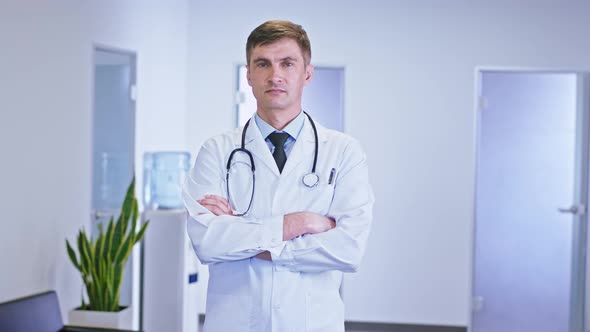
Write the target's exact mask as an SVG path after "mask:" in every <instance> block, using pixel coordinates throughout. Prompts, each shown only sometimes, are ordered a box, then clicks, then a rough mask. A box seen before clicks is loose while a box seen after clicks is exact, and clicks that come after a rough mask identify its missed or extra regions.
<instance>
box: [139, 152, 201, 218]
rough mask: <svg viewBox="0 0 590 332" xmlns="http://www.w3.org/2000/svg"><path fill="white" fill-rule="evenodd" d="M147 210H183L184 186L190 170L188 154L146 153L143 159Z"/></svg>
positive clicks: (144, 198)
mask: <svg viewBox="0 0 590 332" xmlns="http://www.w3.org/2000/svg"><path fill="white" fill-rule="evenodd" d="M143 165H144V166H143V170H144V176H143V179H144V181H143V203H144V206H145V208H146V209H150V210H156V209H178V208H183V207H184V205H183V202H182V185H183V184H184V179H185V177H186V174H187V173H188V170H189V168H190V154H189V153H188V152H146V153H145V154H144V157H143Z"/></svg>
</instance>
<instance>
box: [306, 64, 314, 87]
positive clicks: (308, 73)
mask: <svg viewBox="0 0 590 332" xmlns="http://www.w3.org/2000/svg"><path fill="white" fill-rule="evenodd" d="M312 78H313V65H312V64H311V63H310V64H308V65H307V66H306V67H305V84H308V83H309V82H311V79H312Z"/></svg>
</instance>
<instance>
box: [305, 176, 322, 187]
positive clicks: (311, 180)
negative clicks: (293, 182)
mask: <svg viewBox="0 0 590 332" xmlns="http://www.w3.org/2000/svg"><path fill="white" fill-rule="evenodd" d="M301 181H302V182H303V184H304V185H305V186H306V187H308V188H313V187H315V186H317V185H318V183H319V182H320V177H319V176H318V175H317V174H315V173H308V174H306V175H305V176H304V177H303V179H301Z"/></svg>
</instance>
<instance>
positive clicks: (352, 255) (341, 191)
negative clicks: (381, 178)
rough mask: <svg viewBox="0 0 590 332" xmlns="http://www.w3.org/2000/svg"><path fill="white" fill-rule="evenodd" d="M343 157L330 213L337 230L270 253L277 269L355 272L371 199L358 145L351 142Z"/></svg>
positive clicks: (295, 241)
mask: <svg viewBox="0 0 590 332" xmlns="http://www.w3.org/2000/svg"><path fill="white" fill-rule="evenodd" d="M344 154H345V155H344V159H343V163H342V168H341V170H340V172H339V174H338V175H337V177H336V183H335V189H334V197H333V199H332V202H331V206H330V210H329V216H330V217H332V218H334V220H335V221H336V227H335V228H333V229H331V230H329V231H327V232H324V233H318V234H305V235H302V236H300V237H297V238H295V239H292V240H290V241H286V244H285V247H284V248H283V250H282V251H281V252H279V253H277V251H272V252H271V256H272V260H273V262H274V263H275V264H276V268H277V269H287V270H291V271H299V272H323V271H328V270H340V271H343V272H355V271H356V270H357V269H358V267H359V264H360V261H361V258H362V256H363V254H364V251H365V247H366V244H367V238H368V235H369V230H370V228H371V222H372V218H373V213H372V209H373V202H374V196H373V192H372V189H371V186H370V184H369V176H368V170H367V161H366V155H365V153H364V152H363V150H362V148H361V147H360V144H358V142H356V141H352V143H350V144H349V145H348V146H347V148H346V149H345V152H344Z"/></svg>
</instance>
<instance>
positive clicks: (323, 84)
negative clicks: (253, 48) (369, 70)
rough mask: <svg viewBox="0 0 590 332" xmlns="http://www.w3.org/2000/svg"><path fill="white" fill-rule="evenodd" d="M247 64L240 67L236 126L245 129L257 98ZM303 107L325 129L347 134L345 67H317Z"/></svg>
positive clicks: (304, 90)
mask: <svg viewBox="0 0 590 332" xmlns="http://www.w3.org/2000/svg"><path fill="white" fill-rule="evenodd" d="M246 72H247V68H246V66H245V65H240V66H238V86H237V93H236V99H237V100H236V105H237V114H238V115H237V121H236V124H237V125H236V126H237V127H240V126H243V125H244V124H245V123H246V121H248V119H250V118H251V117H252V115H254V113H255V112H256V99H255V98H254V95H253V94H252V88H251V87H250V86H249V85H248V79H247V77H246ZM302 107H303V110H305V111H306V112H307V113H309V115H311V117H312V118H313V119H314V120H316V121H317V122H319V123H320V124H321V125H322V126H324V127H326V128H329V129H334V130H338V131H344V68H342V67H322V66H317V67H314V73H313V78H312V80H311V82H309V84H308V85H307V86H306V87H305V88H304V89H303V97H302Z"/></svg>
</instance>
